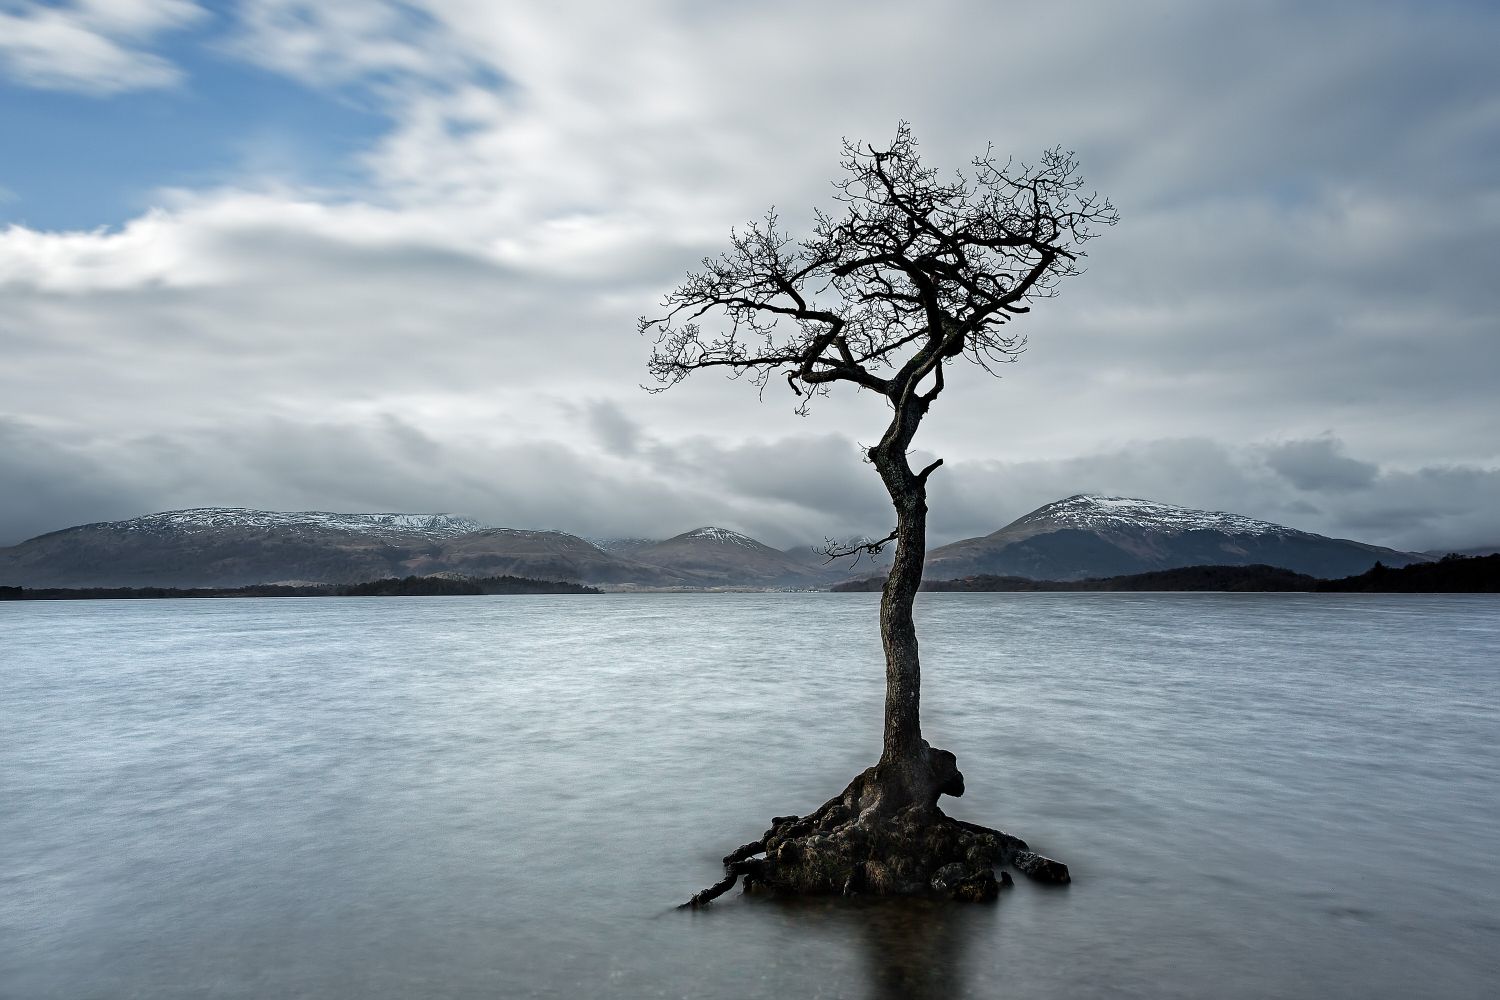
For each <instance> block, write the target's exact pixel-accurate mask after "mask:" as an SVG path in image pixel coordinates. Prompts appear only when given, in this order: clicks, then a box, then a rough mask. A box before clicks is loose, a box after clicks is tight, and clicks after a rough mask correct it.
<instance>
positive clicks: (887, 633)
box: [880, 461, 927, 765]
mask: <svg viewBox="0 0 1500 1000" xmlns="http://www.w3.org/2000/svg"><path fill="white" fill-rule="evenodd" d="M901 464H902V465H905V464H906V463H905V461H902V462H901ZM904 471H907V475H908V476H910V475H911V474H910V471H909V470H904ZM887 485H890V482H889V480H888V481H887ZM899 486H900V490H901V491H900V493H899V494H898V492H897V490H896V489H892V490H891V501H892V503H893V504H894V505H895V508H896V555H895V559H894V560H893V561H892V563H891V572H890V575H889V576H887V577H886V580H885V587H884V589H883V590H882V591H881V595H880V640H881V643H882V645H884V647H885V740H884V744H883V746H882V750H881V755H880V762H881V763H882V764H890V765H896V764H898V763H900V762H909V761H913V760H915V759H916V758H917V757H918V755H919V754H920V753H921V749H922V721H921V717H920V711H921V699H922V667H921V662H920V659H919V657H918V653H917V627H916V623H915V622H914V621H913V619H912V607H913V605H914V603H915V601H916V597H917V588H918V587H920V586H921V583H922V562H923V560H924V559H925V558H926V555H927V490H926V488H925V486H924V485H922V484H920V483H917V484H915V485H908V484H906V483H899Z"/></svg>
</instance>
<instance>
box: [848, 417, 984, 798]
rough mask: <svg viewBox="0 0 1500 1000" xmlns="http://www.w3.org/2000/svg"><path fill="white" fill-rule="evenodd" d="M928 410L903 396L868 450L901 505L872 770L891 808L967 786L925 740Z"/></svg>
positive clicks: (884, 606) (877, 792)
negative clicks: (923, 466)
mask: <svg viewBox="0 0 1500 1000" xmlns="http://www.w3.org/2000/svg"><path fill="white" fill-rule="evenodd" d="M926 410H927V402H926V401H925V400H924V399H922V398H921V397H912V396H908V397H907V398H906V400H905V401H904V403H898V404H897V406H896V413H895V415H894V416H893V417H892V419H891V424H890V427H888V428H887V429H886V433H885V436H884V437H883V438H882V439H881V441H880V443H879V444H877V445H876V446H875V447H873V448H871V449H870V453H869V454H870V460H871V462H873V463H874V465H875V468H876V471H878V472H879V473H880V478H881V480H882V481H883V482H884V483H885V488H886V490H887V492H889V493H890V496H891V505H892V506H893V507H894V508H895V512H896V555H895V559H894V560H893V561H892V564H891V572H890V575H889V576H887V577H886V581H885V587H884V588H883V589H882V591H881V595H880V640H881V644H882V645H883V646H884V647H885V736H884V740H883V743H882V746H881V753H880V762H879V763H878V764H877V765H876V766H875V767H874V768H873V769H872V771H871V773H870V774H869V775H868V776H867V784H868V785H869V786H870V794H869V795H868V796H867V797H866V800H867V801H866V803H865V804H866V807H871V806H873V807H874V808H876V809H878V810H879V811H881V812H885V813H890V812H894V811H895V810H898V809H903V808H906V807H907V806H911V805H918V806H921V807H922V808H923V809H932V808H933V807H934V806H935V805H936V803H937V799H938V796H940V795H945V794H946V795H962V794H963V793H964V778H963V775H962V774H961V773H960V772H959V770H958V763H957V761H956V760H955V759H954V756H953V755H952V754H951V753H949V752H948V751H946V750H937V749H934V748H933V747H931V746H929V745H928V744H927V741H926V740H924V739H922V721H921V707H922V666H921V660H920V657H919V655H918V652H917V628H916V623H915V622H914V621H913V618H912V608H913V605H914V604H915V603H916V598H917V589H918V588H919V587H920V586H921V584H922V563H923V561H924V560H925V558H926V556H927V476H926V473H925V472H923V473H916V472H913V471H912V469H911V466H910V465H909V464H907V460H906V451H907V448H909V447H910V446H911V440H912V438H913V437H914V436H915V434H916V431H917V426H918V424H920V423H921V420H922V417H923V415H924V414H925V413H926Z"/></svg>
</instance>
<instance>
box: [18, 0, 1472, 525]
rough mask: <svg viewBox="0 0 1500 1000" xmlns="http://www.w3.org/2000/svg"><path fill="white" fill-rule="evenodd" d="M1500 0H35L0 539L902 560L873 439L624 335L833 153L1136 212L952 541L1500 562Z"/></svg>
mask: <svg viewBox="0 0 1500 1000" xmlns="http://www.w3.org/2000/svg"><path fill="white" fill-rule="evenodd" d="M1497 45H1500V7H1497V6H1495V5H1494V4H1492V3H1481V2H1472V3H1459V2H1444V0H1425V2H1410V3H1403V2H1385V0H1360V2H1349V3H1341V2H1337V0H1334V2H1326V3H1320V4H1315V5H1314V4H1306V3H1300V2H1288V3H1278V2H1264V0H1259V2H1246V3H1236V2H1222V3H1213V4H1204V3H1199V2H1194V0H1182V2H1176V0H1172V2H1166V0H1142V2H1137V3H1130V4H1121V3H1116V2H1111V0H1097V2H1059V3H1054V4H1020V3H1002V2H941V0H935V2H930V3H927V4H923V5H915V4H911V3H884V2H879V0H860V2H857V3H856V2H848V3H843V2H828V3H818V4H808V3H805V2H798V3H792V2H740V3H734V4H729V3H717V2H701V0H700V2H691V3H690V2H654V0H643V2H633V3H610V2H599V0H577V2H574V0H548V2H535V3H533V2H525V0H518V2H506V3H495V2H493V0H422V2H411V3H393V2H383V0H318V2H303V0H244V2H239V3H207V2H202V3H199V2H194V0H71V2H60V3H39V2H34V0H0V136H3V137H4V138H3V142H0V545H3V544H11V543H14V542H18V541H20V540H22V539H25V538H28V537H31V536H33V535H36V534H40V533H43V532H46V531H52V530H56V529H59V528H64V527H68V526H70V525H73V524H78V523H84V522H90V521H100V520H114V519H120V518H127V517H132V516H135V515H139V514H143V513H148V512H153V511H160V510H169V509H178V508H185V507H201V506H240V507H256V508H264V509H273V510H308V509H315V510H336V511H349V512H360V511H411V512H434V511H451V512H456V513H462V514H467V515H469V516H472V517H475V518H478V519H479V520H481V521H484V522H486V523H489V524H494V525H500V526H507V527H517V528H559V529H562V530H565V531H570V532H573V533H576V534H582V535H588V536H595V537H611V536H631V537H665V536H668V535H672V534H676V533H678V532H681V531H686V530H688V529H691V528H693V527H697V526H699V525H705V524H715V525H721V526H724V527H729V528H734V529H737V530H740V531H745V532H747V533H749V534H752V535H754V536H755V537H757V538H760V539H762V540H763V541H766V542H768V543H770V544H774V545H778V546H788V545H792V544H801V543H808V542H813V543H815V542H818V541H820V540H821V539H823V538H825V537H830V536H832V537H847V536H850V535H854V534H861V533H868V534H871V535H874V536H879V535H884V534H885V533H886V532H887V531H889V530H890V527H891V523H892V517H891V510H890V506H889V501H888V499H887V498H886V497H885V495H884V493H883V492H882V489H881V487H880V484H879V481H878V479H877V477H876V476H875V473H874V470H873V469H872V468H871V467H870V466H869V465H867V464H866V463H864V461H863V460H862V452H861V444H865V445H868V444H870V443H873V442H874V441H875V440H877V439H878V438H879V436H880V433H881V431H882V430H883V427H884V424H885V421H886V411H885V409H884V407H883V404H882V401H881V400H880V399H879V398H877V397H874V396H872V395H871V394H869V393H859V392H847V393H843V394H835V395H834V396H831V397H830V398H828V399H826V400H820V401H819V402H818V404H817V405H816V406H815V407H814V409H813V411H812V412H811V414H809V415H808V416H805V417H804V416H799V415H798V414H797V413H795V412H794V408H795V405H796V400H795V398H794V397H792V396H791V394H790V392H789V391H788V390H787V389H786V387H785V383H784V382H783V383H780V384H779V385H778V384H777V383H774V382H773V383H772V385H771V386H770V387H769V388H768V389H767V391H766V392H765V394H764V397H763V398H760V397H759V396H758V394H757V392H756V391H755V388H754V387H753V386H751V385H750V384H748V383H747V382H743V381H741V382H735V381H729V380H725V379H723V378H721V377H719V376H718V375H717V374H716V373H712V372H702V373H699V374H697V375H695V376H694V377H693V378H692V379H690V380H689V381H688V382H686V383H684V384H683V385H681V386H678V387H677V388H674V389H672V390H671V391H669V392H665V393H660V394H650V393H648V392H646V391H644V390H643V389H642V388H641V384H642V383H644V382H646V381H647V376H646V371H645V360H646V357H647V354H648V353H649V349H650V344H649V342H648V341H646V340H643V339H642V338H641V337H640V336H639V335H638V334H637V332H636V328H635V320H636V318H637V317H638V316H640V315H642V314H650V313H654V312H655V311H656V309H657V307H658V304H659V303H660V300H661V298H662V296H663V295H664V294H665V293H666V292H668V291H669V290H671V289H672V288H673V287H675V286H676V285H677V284H678V283H679V282H680V281H681V279H682V277H683V275H684V273H685V272H686V271H688V270H689V269H691V268H693V267H694V266H695V265H696V264H697V263H698V262H699V261H700V260H701V259H702V258H703V257H704V256H705V255H710V254H716V253H717V252H718V251H719V250H721V249H723V248H724V247H725V246H726V245H727V240H728V238H729V233H730V230H731V229H732V228H733V227H734V226H736V225H740V224H742V223H744V222H745V221H746V220H749V219H752V218H756V217H759V216H760V215H762V214H763V213H764V211H765V210H766V209H767V208H769V207H771V206H775V207H776V208H777V210H778V211H779V212H780V213H781V216H782V219H783V220H784V222H786V223H787V225H788V226H789V227H791V228H792V230H793V231H794V232H795V231H798V229H799V228H806V224H807V222H808V220H810V219H811V216H812V211H813V209H814V208H817V207H826V206H829V205H830V203H831V202H830V195H831V190H832V189H831V187H830V182H831V181H832V180H834V179H835V178H836V176H837V175H838V172H839V170H838V161H839V153H840V146H841V142H842V140H843V139H844V138H846V137H847V138H850V139H855V140H861V141H866V142H874V143H879V142H882V141H888V140H889V139H890V138H891V137H892V136H894V134H895V130H896V127H897V124H898V122H900V121H909V122H910V123H911V125H912V128H913V131H914V133H915V135H916V137H917V140H918V142H919V144H920V149H921V153H922V156H923V158H924V161H925V162H927V163H929V164H931V165H934V166H938V167H940V168H942V169H943V170H945V171H951V170H960V169H962V168H963V167H965V166H966V165H967V164H968V162H969V160H970V159H971V158H972V157H973V156H975V155H976V154H980V153H982V152H984V150H985V149H986V147H987V146H989V145H991V144H992V145H993V147H994V148H995V150H996V151H998V152H999V153H1001V154H1004V155H1011V154H1014V155H1016V156H1017V157H1019V158H1022V159H1025V158H1028V157H1030V158H1035V157H1036V156H1037V154H1039V153H1040V152H1041V151H1042V150H1044V149H1048V148H1051V147H1055V146H1061V147H1063V148H1064V149H1069V150H1074V151H1076V152H1077V155H1078V158H1079V160H1080V163H1081V170H1082V173H1083V176H1084V177H1085V179H1086V181H1087V183H1088V185H1089V187H1090V188H1093V189H1097V190H1098V191H1100V192H1101V193H1103V194H1105V195H1107V196H1108V197H1109V198H1110V199H1111V200H1112V201H1113V202H1114V204H1115V205H1116V206H1117V207H1118V209H1119V212H1120V217H1121V221H1120V224H1119V225H1118V226H1116V227H1114V228H1113V229H1109V230H1106V231H1105V232H1104V234H1103V235H1102V236H1101V237H1100V238H1099V239H1098V240H1096V241H1094V242H1093V243H1091V244H1089V246H1088V250H1089V258H1088V260H1087V261H1086V265H1087V269H1086V272H1085V273H1084V274H1082V275H1081V276H1078V277H1076V278H1071V279H1069V280H1068V281H1066V282H1065V283H1064V285H1063V286H1062V287H1061V289H1060V291H1059V295H1058V297H1057V298H1055V299H1052V300H1049V301H1045V302H1042V303H1040V304H1039V305H1038V306H1037V308H1036V309H1035V310H1034V311H1033V313H1032V314H1030V315H1029V316H1027V317H1025V318H1024V319H1023V320H1021V321H1020V322H1019V324H1018V326H1017V327H1014V328H1012V329H1014V330H1015V331H1016V332H1021V333H1024V334H1025V335H1026V337H1027V341H1028V347H1027V350H1026V352H1025V354H1024V355H1023V356H1022V358H1021V359H1020V361H1019V363H1017V364H1015V365H1013V366H1009V367H1006V368H1005V369H1004V370H1003V372H1002V374H1003V377H1002V378H998V379H997V378H994V377H992V376H990V375H988V374H986V373H985V372H983V371H980V370H978V369H975V368H970V369H969V370H957V369H955V370H954V371H953V372H952V373H951V375H950V379H949V382H948V388H947V391H946V392H945V393H944V395H943V397H942V398H941V399H940V400H938V402H937V404H936V405H935V406H934V408H933V411H932V412H931V414H930V415H929V417H928V419H927V420H926V422H925V423H924V425H923V427H922V430H921V432H920V434H919V436H918V438H917V442H916V444H917V447H918V449H919V454H918V455H916V456H915V457H914V461H915V460H918V459H920V460H922V461H923V463H924V464H925V462H926V461H930V460H931V458H932V457H938V456H941V457H942V458H944V460H945V464H944V466H943V468H942V469H941V470H939V472H937V473H936V474H934V476H933V478H932V481H931V497H930V508H931V515H930V521H929V531H930V539H931V541H932V542H933V543H934V544H940V543H943V542H946V541H951V540H954V539H957V538H963V537H971V536H974V535H981V534H986V533H988V532H991V531H993V530H995V529H997V528H999V527H1001V526H1003V525H1004V524H1006V523H1008V522H1009V521H1011V520H1013V519H1014V518H1016V517H1018V516H1020V515H1022V514H1024V513H1026V512H1028V511H1030V510H1032V509H1034V508H1036V507H1038V506H1040V505H1042V504H1045V503H1047V502H1049V501H1051V500H1056V499H1059V498H1062V497H1065V496H1069V495H1071V494H1074V493H1082V492H1093V493H1107V494H1117V495H1125V496H1136V497H1143V498H1146V499H1152V500H1158V501H1163V502H1167V503H1175V504H1181V505H1184V506H1189V507H1201V508H1208V509H1213V510H1230V511H1234V512H1236V513H1241V514H1245V515H1249V516H1253V517H1260V518H1264V519H1267V520H1271V521H1276V522H1279V523H1283V524H1289V525H1292V526H1294V527H1298V528H1303V529H1305V530H1310V531H1317V532H1321V533H1325V534H1332V535H1336V536H1340V537H1352V538H1357V539H1360V540H1362V541H1369V542H1375V543H1379V544H1386V545H1392V546H1396V547H1400V548H1408V549H1437V548H1441V549H1451V548H1463V547H1470V546H1479V545H1491V544H1497V543H1500V392H1497V391H1496V383H1497V381H1500V320H1497V317H1500V279H1497V275H1500V169H1497V166H1496V165H1497V164H1500V73H1496V72H1495V70H1494V52H1495V50H1496V48H1497Z"/></svg>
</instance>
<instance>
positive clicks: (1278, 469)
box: [1265, 437, 1380, 493]
mask: <svg viewBox="0 0 1500 1000" xmlns="http://www.w3.org/2000/svg"><path fill="white" fill-rule="evenodd" d="M1343 452H1344V446H1343V443H1342V442H1340V441H1338V440H1336V439H1334V438H1331V437H1322V438H1311V439H1308V440H1305V441H1285V442H1282V443H1281V444H1275V445H1271V446H1270V447H1268V448H1267V449H1266V451H1265V462H1266V465H1267V466H1269V467H1270V468H1271V470H1272V471H1274V472H1275V473H1277V474H1278V475H1280V476H1281V477H1282V478H1283V479H1285V480H1286V481H1287V482H1289V483H1291V484H1292V485H1293V486H1295V487H1297V489H1299V490H1308V491H1310V492H1318V491H1324V490H1326V491H1330V492H1335V493H1342V492H1347V491H1349V490H1361V489H1365V488H1367V487H1368V486H1369V485H1370V484H1371V483H1373V482H1375V477H1376V476H1378V475H1379V474H1380V468H1379V466H1377V465H1375V464H1374V463H1372V462H1361V461H1358V460H1357V459H1353V458H1350V457H1349V456H1347V455H1345V454H1344V453H1343Z"/></svg>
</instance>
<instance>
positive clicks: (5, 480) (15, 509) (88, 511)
mask: <svg viewBox="0 0 1500 1000" xmlns="http://www.w3.org/2000/svg"><path fill="white" fill-rule="evenodd" d="M148 495H149V492H143V491H141V490H138V489H136V488H135V487H134V485H133V484H132V483H130V482H129V481H128V480H127V479H126V478H125V477H124V476H123V475H122V474H121V473H120V472H119V471H118V470H117V469H116V468H111V467H110V465H109V464H108V463H106V462H105V461H102V460H99V459H96V458H94V457H92V456H90V455H89V454H88V453H87V452H85V451H82V450H80V449H78V448H76V447H74V446H72V445H70V443H69V442H67V441H66V440H62V439H60V437H59V436H58V435H52V434H48V433H46V432H44V431H43V430H41V429H40V428H38V427H35V426H33V425H31V424H28V423H26V422H23V421H21V420H17V419H15V418H13V417H6V416H3V415H0V545H8V544H10V543H12V542H17V541H20V540H21V539H23V538H30V537H32V536H33V535H40V534H44V533H46V532H48V531H55V530H57V529H58V528H66V527H69V526H71V525H74V524H84V523H88V522H91V521H104V520H113V519H117V518H122V517H131V516H133V515H135V514H139V513H142V512H143V508H142V504H145V503H148V502H150V501H148V500H147V496H148Z"/></svg>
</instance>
